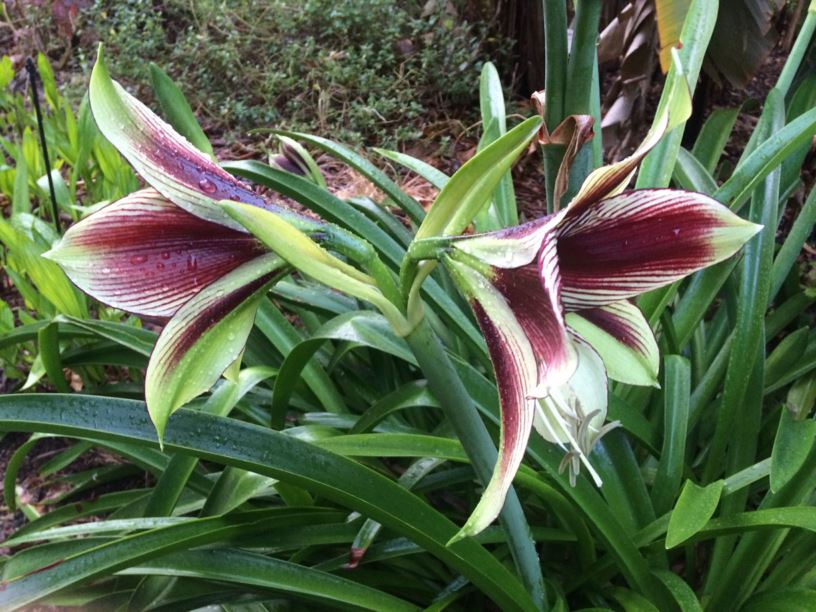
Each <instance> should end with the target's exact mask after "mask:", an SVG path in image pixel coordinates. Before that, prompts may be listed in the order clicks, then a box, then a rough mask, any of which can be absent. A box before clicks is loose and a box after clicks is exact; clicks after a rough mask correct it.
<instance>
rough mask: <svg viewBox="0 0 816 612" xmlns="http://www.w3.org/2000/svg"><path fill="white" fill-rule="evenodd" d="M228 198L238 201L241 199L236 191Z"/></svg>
mask: <svg viewBox="0 0 816 612" xmlns="http://www.w3.org/2000/svg"><path fill="white" fill-rule="evenodd" d="M229 198H230V200H232V201H234V202H240V201H241V196H239V195H238V194H237V193H233V194H232V195H231V196H230V197H229Z"/></svg>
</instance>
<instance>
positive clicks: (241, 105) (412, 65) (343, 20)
mask: <svg viewBox="0 0 816 612" xmlns="http://www.w3.org/2000/svg"><path fill="white" fill-rule="evenodd" d="M438 4H439V5H441V6H440V7H435V6H434V5H432V4H426V5H425V7H424V8H423V7H422V6H421V3H419V4H414V3H405V2H398V1H397V0H365V1H362V2H361V1H357V0H342V1H339V2H334V1H328V0H309V1H307V2H300V3H296V4H295V3H292V2H287V1H282V0H278V1H276V2H269V3H263V4H261V5H258V4H255V3H250V2H244V1H241V2H217V1H216V0H201V1H198V2H194V3H188V2H181V1H180V0H169V1H168V2H165V3H163V4H162V7H161V9H156V8H154V6H155V3H153V2H151V1H149V0H130V1H128V2H110V1H108V0H98V1H97V3H96V5H95V7H94V10H93V11H92V12H91V13H90V14H91V15H93V18H94V19H95V21H96V25H95V29H96V30H97V34H98V36H99V37H100V39H101V40H102V42H104V44H105V45H106V48H110V49H111V51H112V52H111V57H112V58H115V59H114V69H115V72H116V74H118V75H119V77H120V78H121V79H123V80H125V81H130V82H131V83H134V84H135V83H147V82H148V78H147V65H148V60H149V61H153V62H156V63H157V64H159V65H160V66H162V67H163V68H164V69H165V70H166V71H167V72H168V73H169V74H170V75H171V76H172V77H173V79H174V80H176V82H178V83H179V84H180V86H181V88H182V89H183V90H184V92H185V94H186V95H187V96H188V97H189V98H190V101H191V103H192V106H193V108H194V109H196V111H197V112H198V113H200V114H204V113H209V117H207V119H208V120H209V122H210V123H211V124H212V123H215V124H216V125H220V126H223V127H226V128H233V129H240V130H246V129H252V128H259V127H286V128H289V129H303V130H308V131H317V132H320V133H322V134H324V135H327V136H331V137H333V138H336V139H338V140H344V141H349V142H353V143H355V144H359V143H361V142H365V143H368V144H371V143H374V142H376V143H377V144H378V145H380V146H383V145H385V146H389V145H393V144H394V143H396V142H400V141H404V140H407V139H412V138H416V137H418V136H419V135H420V134H421V131H420V119H421V118H423V119H427V117H428V116H429V115H433V113H434V112H438V113H439V114H440V115H444V114H445V113H446V112H449V111H452V110H456V111H457V112H462V111H464V112H473V111H472V109H473V108H474V107H475V105H476V104H475V103H476V99H475V93H476V88H475V87H474V86H473V84H474V83H475V82H476V80H477V79H478V75H479V70H480V68H481V64H482V58H483V51H484V50H483V44H482V40H483V38H484V36H485V33H486V27H487V26H485V25H484V24H482V25H476V24H470V23H467V22H465V21H463V20H461V19H460V18H458V17H456V16H454V15H452V14H451V13H450V12H448V11H449V8H446V7H445V5H444V3H438ZM140 93H142V92H140ZM465 109H467V110H465Z"/></svg>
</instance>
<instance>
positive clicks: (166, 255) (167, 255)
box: [161, 251, 170, 259]
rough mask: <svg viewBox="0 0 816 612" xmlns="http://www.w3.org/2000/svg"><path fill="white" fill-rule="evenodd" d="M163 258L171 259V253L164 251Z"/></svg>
mask: <svg viewBox="0 0 816 612" xmlns="http://www.w3.org/2000/svg"><path fill="white" fill-rule="evenodd" d="M161 258H162V259H170V251H162V253H161Z"/></svg>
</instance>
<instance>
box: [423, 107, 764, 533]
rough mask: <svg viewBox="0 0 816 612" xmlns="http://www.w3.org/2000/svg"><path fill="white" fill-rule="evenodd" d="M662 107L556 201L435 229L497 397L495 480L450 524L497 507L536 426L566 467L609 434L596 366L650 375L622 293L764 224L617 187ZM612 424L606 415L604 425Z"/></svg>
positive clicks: (688, 268)
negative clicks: (534, 215)
mask: <svg viewBox="0 0 816 612" xmlns="http://www.w3.org/2000/svg"><path fill="white" fill-rule="evenodd" d="M667 127H668V118H667V117H664V121H663V123H662V125H659V126H658V128H657V129H656V130H654V131H653V132H652V133H651V134H650V135H649V137H648V138H647V140H646V141H645V142H644V143H643V144H642V145H641V146H640V147H639V149H638V150H637V151H636V152H635V153H634V154H633V155H631V156H630V157H628V158H626V159H624V160H623V161H621V162H618V163H616V164H613V165H611V166H606V167H603V168H599V169H598V170H596V171H594V172H593V173H592V174H590V175H589V177H588V178H587V180H586V181H585V183H584V185H583V186H582V188H581V189H580V191H579V193H578V194H577V195H576V196H575V198H573V200H572V201H571V202H570V204H569V205H568V206H567V207H566V208H564V209H563V210H561V211H560V212H558V213H556V214H553V215H549V216H547V217H544V218H542V219H536V220H534V221H531V222H529V223H526V224H524V225H520V226H518V227H512V228H508V229H504V230H501V231H497V232H492V233H489V234H481V235H474V236H466V237H458V238H449V239H435V240H439V241H440V242H441V243H442V244H446V246H445V247H444V249H443V250H444V255H442V259H443V261H444V263H445V264H446V266H447V267H448V269H449V271H450V272H451V274H452V276H453V278H454V280H455V281H456V283H457V285H458V286H459V287H460V289H461V290H462V291H463V293H464V294H465V295H466V297H467V298H468V299H469V301H470V303H471V305H472V307H473V310H474V313H475V315H476V318H477V320H478V323H479V326H480V327H481V329H482V332H483V333H484V335H485V338H486V340H487V344H488V349H489V352H490V357H491V360H492V362H493V367H494V369H495V373H496V379H497V382H498V387H499V395H500V400H501V406H502V435H501V440H500V448H499V460H498V462H497V465H496V468H495V471H494V474H493V478H492V480H491V482H490V483H489V485H488V487H487V489H486V490H485V493H484V495H483V496H482V499H481V501H480V503H479V505H478V507H477V508H476V510H475V511H474V513H473V514H472V515H471V517H470V519H469V520H468V522H467V524H466V525H465V526H464V527H463V529H462V531H461V533H460V535H461V536H466V535H473V534H476V533H478V532H479V531H481V530H482V529H484V528H485V527H486V526H487V525H488V524H489V523H490V522H492V520H493V519H494V518H495V517H496V515H497V514H498V512H499V510H500V509H501V506H502V503H503V500H504V497H505V495H506V493H507V490H508V488H509V486H510V483H511V481H512V479H513V476H514V475H515V473H516V470H517V469H518V466H519V464H520V463H521V460H522V457H523V455H524V451H525V447H526V445H527V440H528V437H529V435H530V431H531V429H532V428H533V427H535V428H536V430H537V431H538V432H539V433H540V434H541V435H542V436H544V437H545V438H546V439H548V440H550V441H552V442H555V443H558V444H560V445H562V446H564V447H565V448H566V449H567V450H568V454H567V457H566V458H565V463H564V466H567V465H568V466H569V467H570V470H571V477H572V478H573V479H574V478H575V474H576V472H577V470H578V467H579V466H580V463H583V464H584V465H585V466H586V467H587V468H588V471H589V472H590V474H591V475H592V476H593V478H594V479H595V481H596V483H597V484H599V485H600V484H601V482H600V478H599V477H598V475H597V473H596V472H595V471H594V470H593V469H592V466H591V464H590V463H589V460H588V455H589V454H590V452H591V450H592V447H593V446H594V444H595V443H596V442H597V441H598V439H599V438H600V437H601V436H602V435H603V434H604V433H605V432H606V431H608V429H609V427H610V425H606V426H604V421H605V417H606V408H607V405H606V402H607V394H606V373H604V369H605V370H606V371H607V372H608V374H609V376H610V377H611V378H614V379H617V380H621V381H623V382H627V383H630V384H641V385H655V384H657V373H658V357H659V355H658V349H657V344H656V342H655V339H654V336H653V334H652V331H651V329H650V327H649V324H648V322H647V321H646V319H645V318H644V316H643V314H642V313H641V312H640V310H639V309H638V308H637V306H635V305H634V304H633V303H631V302H630V301H629V299H630V298H632V297H634V296H636V295H638V294H640V293H643V292H646V291H650V290H652V289H656V288H658V287H662V286H664V285H667V284H669V283H672V282H674V281H676V280H678V279H680V278H682V277H684V276H686V275H688V274H690V273H692V272H694V271H696V270H699V269H701V268H704V267H706V266H709V265H711V264H714V263H716V262H718V261H722V260H723V259H726V258H727V257H730V256H731V255H733V254H734V253H735V252H736V251H737V250H738V249H739V248H740V247H741V246H742V245H743V244H744V243H745V242H746V241H747V240H748V239H749V238H750V237H751V236H753V235H754V234H755V233H756V232H757V231H758V230H759V229H760V227H759V226H757V225H755V224H753V223H749V222H747V221H745V220H743V219H741V218H740V217H738V216H736V215H735V214H733V213H732V212H730V211H729V210H728V209H727V208H726V207H724V206H722V205H721V204H720V203H718V202H716V201H715V200H713V199H711V198H709V197H707V196H705V195H702V194H698V193H690V192H686V191H679V190H671V189H645V190H637V191H626V192H624V191H622V190H623V189H624V188H625V186H626V184H627V183H628V181H629V179H630V178H631V176H632V174H633V172H634V171H635V169H636V168H637V166H638V164H639V163H640V161H641V160H642V159H643V157H644V156H645V155H646V154H647V153H648V152H649V150H651V148H652V147H653V146H654V145H655V144H656V143H657V141H658V140H659V139H660V137H661V136H662V134H663V132H664V131H665V130H666V128H667ZM612 426H614V425H612Z"/></svg>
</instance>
